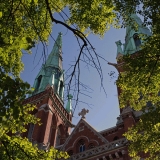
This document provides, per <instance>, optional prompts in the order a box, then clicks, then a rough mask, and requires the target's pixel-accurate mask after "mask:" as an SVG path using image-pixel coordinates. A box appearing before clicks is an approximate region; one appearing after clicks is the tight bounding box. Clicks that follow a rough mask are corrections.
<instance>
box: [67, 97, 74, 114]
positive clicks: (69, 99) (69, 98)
mask: <svg viewBox="0 0 160 160" xmlns="http://www.w3.org/2000/svg"><path fill="white" fill-rule="evenodd" d="M67 97H68V102H67V105H66V110H67V112H68V113H69V114H72V102H71V100H72V98H73V96H72V95H71V94H69V95H68V96H67Z"/></svg>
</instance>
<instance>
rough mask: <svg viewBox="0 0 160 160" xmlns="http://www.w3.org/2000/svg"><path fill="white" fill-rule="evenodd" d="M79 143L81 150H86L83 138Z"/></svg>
mask: <svg viewBox="0 0 160 160" xmlns="http://www.w3.org/2000/svg"><path fill="white" fill-rule="evenodd" d="M78 145H79V152H83V151H85V142H84V140H83V139H81V140H79V141H78Z"/></svg>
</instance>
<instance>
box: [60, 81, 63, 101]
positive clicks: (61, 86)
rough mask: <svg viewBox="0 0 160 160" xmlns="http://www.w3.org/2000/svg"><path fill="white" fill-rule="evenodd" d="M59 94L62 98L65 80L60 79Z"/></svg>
mask: <svg viewBox="0 0 160 160" xmlns="http://www.w3.org/2000/svg"><path fill="white" fill-rule="evenodd" d="M59 95H60V97H61V98H62V96H63V82H62V81H60V86H59Z"/></svg>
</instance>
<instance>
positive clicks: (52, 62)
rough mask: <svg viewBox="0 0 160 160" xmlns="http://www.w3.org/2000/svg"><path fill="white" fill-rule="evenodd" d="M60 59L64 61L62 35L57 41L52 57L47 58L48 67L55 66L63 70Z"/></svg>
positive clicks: (60, 34)
mask: <svg viewBox="0 0 160 160" xmlns="http://www.w3.org/2000/svg"><path fill="white" fill-rule="evenodd" d="M59 58H61V59H62V33H61V32H60V33H59V34H58V37H57V39H56V40H55V43H54V46H53V49H52V51H51V53H50V55H49V56H48V58H47V61H46V64H45V65H46V66H54V67H57V68H60V69H62V66H61V65H60V64H59Z"/></svg>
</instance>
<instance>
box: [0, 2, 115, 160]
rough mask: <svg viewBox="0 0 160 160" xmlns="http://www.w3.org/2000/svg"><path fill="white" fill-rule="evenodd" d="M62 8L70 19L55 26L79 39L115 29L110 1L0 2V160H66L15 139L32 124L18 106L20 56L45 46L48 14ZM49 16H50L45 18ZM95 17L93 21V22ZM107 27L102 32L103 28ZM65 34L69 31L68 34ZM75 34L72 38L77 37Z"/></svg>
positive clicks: (22, 89) (25, 108)
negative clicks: (79, 37)
mask: <svg viewBox="0 0 160 160" xmlns="http://www.w3.org/2000/svg"><path fill="white" fill-rule="evenodd" d="M66 6H68V7H69V10H70V17H68V19H66V22H61V24H63V25H64V26H66V27H69V26H68V24H69V25H71V26H73V25H74V27H75V29H72V30H71V31H74V30H75V32H74V33H78V34H80V32H79V31H78V30H81V31H83V32H85V33H88V32H93V33H96V34H100V35H101V36H102V35H103V34H104V33H105V32H106V31H107V29H109V26H110V25H115V24H116V20H115V13H114V12H113V9H114V6H113V4H112V1H108V2H106V1H105V0H98V1H97V0H94V1H90V0H88V1H84V0H79V1H73V0H9V1H3V2H2V1H1V2H0V126H1V127H0V159H5V160H7V159H17V160H18V159H34V160H35V159H38V160H39V159H46V160H47V159H56V158H58V159H59V158H68V155H67V154H66V153H65V152H58V151H57V150H55V149H53V148H51V149H50V150H49V151H48V152H45V151H40V150H38V148H37V146H32V144H31V143H30V142H29V141H28V140H27V139H26V138H22V137H21V136H20V135H21V134H23V132H25V131H26V129H25V125H27V124H29V123H38V122H39V120H38V119H36V118H35V117H34V116H33V115H31V114H29V113H30V112H31V111H33V109H34V106H32V105H29V104H28V105H23V103H22V102H23V101H24V99H25V96H26V94H29V93H30V89H29V88H30V86H29V84H27V83H25V82H23V81H22V80H21V79H20V78H19V75H20V72H21V71H22V70H23V63H22V61H21V58H22V55H23V52H28V53H31V50H30V49H31V48H32V47H34V46H35V44H37V43H39V42H42V43H46V42H47V40H48V36H49V35H50V34H51V28H52V25H53V24H54V23H58V22H59V21H56V20H55V19H54V18H53V13H55V12H61V11H63V9H64V8H65V7H66ZM50 13H51V14H52V15H51V14H50ZM95 15H96V16H95ZM106 26H107V27H106ZM69 29H71V27H70V28H69ZM78 34H77V35H78Z"/></svg>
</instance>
